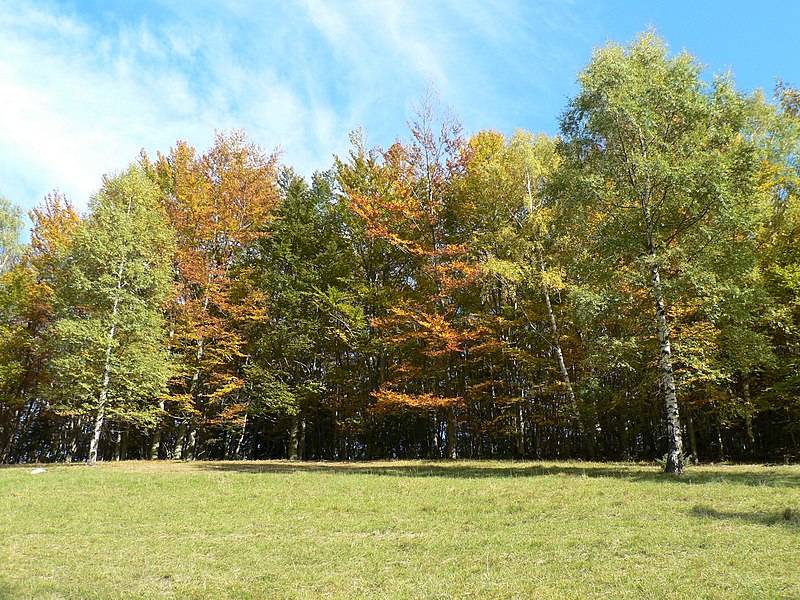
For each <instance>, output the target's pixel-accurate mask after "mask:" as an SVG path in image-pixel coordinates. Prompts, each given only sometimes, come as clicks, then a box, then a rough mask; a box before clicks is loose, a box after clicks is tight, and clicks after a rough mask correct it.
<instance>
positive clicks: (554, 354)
mask: <svg viewBox="0 0 800 600" xmlns="http://www.w3.org/2000/svg"><path fill="white" fill-rule="evenodd" d="M578 81H579V86H580V87H579V92H578V93H577V95H576V96H575V97H574V98H573V99H572V100H571V101H570V102H569V104H568V105H567V107H566V109H565V111H564V113H563V115H562V117H561V133H560V135H558V136H555V137H548V136H546V135H542V134H540V135H532V134H530V133H528V132H524V131H518V132H516V133H515V134H514V135H512V136H510V137H505V136H504V135H502V134H500V133H497V132H493V131H483V132H480V133H477V134H474V135H465V134H464V133H463V131H462V129H461V127H460V125H459V124H458V122H457V121H456V120H454V119H453V118H451V117H449V116H447V115H446V114H444V113H443V112H442V111H440V110H439V109H438V107H437V106H436V103H435V102H434V101H432V100H431V99H430V98H426V99H425V100H423V102H422V103H421V104H420V106H419V108H418V109H417V111H416V113H415V116H414V118H413V119H412V120H411V122H410V124H409V133H408V135H407V139H406V140H403V141H397V142H396V143H394V144H393V145H392V146H391V147H389V148H388V149H380V148H371V147H369V146H368V144H367V142H366V138H365V136H364V135H363V133H362V132H360V131H359V132H355V133H353V134H352V136H351V141H352V144H351V149H350V151H349V153H348V155H347V156H344V157H337V158H336V159H335V160H334V163H333V165H332V166H331V168H330V169H329V170H327V171H324V172H318V173H316V174H315V175H314V176H313V177H312V178H311V181H306V180H304V179H303V178H302V177H299V176H298V175H297V174H295V173H294V172H293V171H292V169H291V168H289V167H287V166H285V165H281V164H280V162H279V157H278V156H276V155H269V154H268V153H266V152H265V151H264V150H262V149H261V148H260V147H259V146H257V145H256V144H254V143H253V142H251V141H250V140H248V138H247V137H246V135H245V134H244V133H242V132H237V131H234V132H228V133H221V134H218V135H217V136H216V139H215V141H214V144H213V146H212V147H211V148H210V149H209V150H207V151H206V152H199V151H198V150H196V149H195V148H192V147H191V146H189V145H188V144H186V143H184V142H178V143H177V144H176V146H175V147H173V148H172V149H170V150H169V152H167V153H166V154H161V153H159V154H158V155H157V156H156V157H155V158H154V159H151V158H150V157H148V156H147V155H146V154H144V153H142V155H141V156H140V157H139V158H138V160H137V161H135V162H134V163H133V164H132V165H131V166H130V167H128V168H127V169H126V170H124V171H122V172H120V173H117V174H113V175H108V176H106V177H105V178H104V181H103V185H102V187H101V189H100V190H99V191H98V192H97V194H96V195H95V196H94V197H93V198H92V199H91V201H90V203H89V208H88V211H87V212H86V214H85V215H79V214H78V213H77V212H76V210H75V209H74V207H73V206H72V204H71V203H70V202H69V200H68V199H67V198H65V197H63V196H62V195H60V194H58V193H53V194H51V195H49V196H47V197H46V198H45V199H44V200H43V202H42V204H41V205H40V206H38V207H37V208H35V209H34V210H33V211H32V212H31V214H30V216H31V219H32V222H33V225H32V229H31V237H30V243H29V244H25V245H22V244H20V243H19V241H18V240H19V239H20V232H21V229H22V227H23V219H22V213H21V211H20V210H19V209H18V208H17V207H15V206H14V205H12V204H11V203H10V202H8V201H6V200H2V201H1V202H0V462H25V461H42V462H44V461H84V460H85V461H88V462H89V463H90V464H93V463H94V462H95V461H96V460H114V459H124V458H135V459H158V458H162V459H163V458H172V459H234V458H236V459H261V458H290V459H335V460H342V459H369V458H406V457H432V458H458V457H470V458H483V457H528V458H530V457H537V458H538V457H541V458H545V457H572V458H585V459H647V460H652V459H657V460H663V462H664V465H665V469H666V470H667V471H668V472H674V473H680V472H681V471H682V470H683V465H684V462H685V461H686V459H687V457H689V458H692V459H696V460H723V459H733V460H756V459H757V460H784V459H785V458H788V459H791V458H796V457H797V456H798V441H797V437H798V435H800V426H799V425H800V368H799V367H800V243H798V240H800V235H799V234H800V200H798V192H799V190H798V182H800V165H798V157H799V156H800V94H799V93H798V92H797V90H795V89H794V88H792V87H791V86H789V85H786V84H779V85H778V86H777V87H776V90H775V95H774V97H773V98H771V99H767V98H765V97H764V95H763V94H761V93H758V92H756V93H751V94H745V93H743V92H740V91H738V90H737V89H736V87H735V85H734V83H733V81H732V79H731V78H730V77H728V76H716V77H709V76H707V75H706V74H705V73H704V72H703V69H702V68H701V66H700V65H699V64H698V62H697V60H696V59H695V58H694V57H693V56H691V55H689V54H688V53H686V52H683V53H680V54H676V55H671V54H670V53H669V51H668V49H667V47H666V45H665V43H664V42H663V41H662V40H661V39H660V38H659V37H657V36H656V35H654V34H652V33H645V34H642V35H641V36H639V37H638V38H637V39H636V40H635V41H633V42H632V43H630V44H628V45H619V44H615V43H609V44H607V45H606V46H605V47H603V48H599V49H597V50H596V51H595V52H594V54H593V57H592V60H591V62H590V63H589V65H588V66H587V67H586V68H585V70H583V71H582V72H581V73H580V74H579V78H578Z"/></svg>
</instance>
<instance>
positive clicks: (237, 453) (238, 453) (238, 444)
mask: <svg viewBox="0 0 800 600" xmlns="http://www.w3.org/2000/svg"><path fill="white" fill-rule="evenodd" d="M246 432H247V413H244V423H242V433H241V435H239V440H238V441H237V442H236V450H235V451H234V453H233V457H234V458H235V459H237V460H241V459H242V458H244V457H243V456H242V448H243V447H244V435H245V433H246Z"/></svg>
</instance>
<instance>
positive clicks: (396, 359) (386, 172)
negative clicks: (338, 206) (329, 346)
mask: <svg viewBox="0 0 800 600" xmlns="http://www.w3.org/2000/svg"><path fill="white" fill-rule="evenodd" d="M460 132H461V127H460V124H459V123H457V122H456V121H455V120H454V119H452V118H449V117H447V116H445V117H440V116H439V115H438V114H437V107H436V103H435V101H434V99H433V98H432V97H428V98H426V99H425V101H424V102H423V103H422V105H421V106H420V107H419V109H418V110H417V116H416V119H415V120H414V121H413V122H412V123H411V138H412V140H411V142H410V143H408V144H402V143H400V142H397V143H395V144H393V145H392V146H391V147H390V148H389V149H388V150H387V151H385V152H374V153H372V155H371V156H370V160H365V158H366V157H365V156H364V152H363V149H362V148H358V147H357V148H356V150H357V151H356V152H354V153H353V155H352V156H351V158H352V160H351V163H350V164H349V165H348V164H344V163H342V164H340V168H339V179H340V182H341V184H342V187H343V190H344V193H345V195H346V196H347V198H348V201H349V204H350V207H351V209H352V211H353V212H354V213H355V214H356V215H357V216H358V217H359V218H360V219H361V220H362V223H363V227H364V230H365V233H366V236H367V237H368V238H369V239H370V240H371V242H370V243H375V242H376V241H380V242H382V243H383V244H385V246H388V248H385V249H386V250H387V251H388V252H389V253H390V254H397V253H400V254H401V255H403V259H402V264H403V267H402V270H400V271H399V272H398V273H396V276H397V279H395V280H394V281H393V282H392V283H393V284H395V285H396V287H395V293H394V294H393V298H392V303H391V304H390V305H389V306H386V307H385V310H386V313H385V314H383V315H380V316H375V317H373V318H372V321H371V326H372V327H374V328H375V329H376V330H377V334H378V337H379V339H380V340H381V343H382V345H383V347H384V348H385V349H386V350H387V357H386V362H385V363H384V364H385V365H386V367H385V369H384V371H385V375H386V377H385V378H382V380H381V388H380V389H378V390H375V391H374V392H373V396H374V397H375V399H376V400H377V408H378V409H385V410H388V411H392V410H396V409H401V410H410V411H418V412H422V413H425V412H428V413H430V414H431V415H432V427H431V443H430V445H429V452H430V453H431V454H432V455H434V456H438V455H439V454H440V448H439V446H440V440H442V438H443V440H444V443H445V445H446V447H445V455H446V456H448V457H451V458H455V457H456V455H457V443H456V442H457V437H458V433H457V427H456V421H457V411H458V409H459V407H460V406H462V405H463V402H464V389H463V378H462V377H461V376H460V374H459V370H460V369H461V368H462V367H463V359H464V356H465V350H466V346H465V345H466V343H468V341H469V339H470V335H471V334H470V332H469V330H468V327H466V323H467V322H468V319H467V318H466V315H464V314H463V313H461V311H460V310H459V305H458V301H457V297H458V295H459V293H460V291H462V290H463V289H465V288H466V286H467V285H468V283H469V281H470V280H471V278H472V277H473V276H474V273H475V267H474V265H473V264H471V262H470V257H469V255H468V253H467V251H466V248H467V247H466V244H465V243H464V242H465V240H464V232H463V231H461V230H459V228H458V223H459V215H460V211H461V208H462V207H460V205H459V202H458V197H457V195H456V193H455V192H456V189H457V182H458V181H459V178H460V177H461V176H462V174H463V159H464V149H465V148H464V140H463V138H462V137H461V133H460ZM366 165H368V166H369V170H370V171H371V172H369V173H368V174H367V176H366V177H365V178H361V177H359V176H358V169H359V167H363V166H366ZM442 414H443V415H444V418H443V419H442V418H441V416H442ZM440 423H443V424H444V426H445V429H444V431H443V432H442V431H440V430H439V429H440V427H439V426H440Z"/></svg>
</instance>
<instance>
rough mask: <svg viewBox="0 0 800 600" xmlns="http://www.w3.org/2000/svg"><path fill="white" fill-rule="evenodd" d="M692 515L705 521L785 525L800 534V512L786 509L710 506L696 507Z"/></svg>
mask: <svg viewBox="0 0 800 600" xmlns="http://www.w3.org/2000/svg"><path fill="white" fill-rule="evenodd" d="M692 515H693V516H695V517H700V518H703V519H717V520H721V521H729V520H733V521H741V522H743V523H752V524H754V525H770V526H771V525H783V526H784V527H789V528H791V529H793V530H794V531H796V532H797V533H800V511H798V510H797V509H792V508H785V509H783V510H776V511H764V510H762V511H750V512H748V511H726V510H716V509H715V508H711V507H710V506H695V507H694V508H693V509H692Z"/></svg>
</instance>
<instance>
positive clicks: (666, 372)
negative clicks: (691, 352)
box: [650, 256, 683, 475]
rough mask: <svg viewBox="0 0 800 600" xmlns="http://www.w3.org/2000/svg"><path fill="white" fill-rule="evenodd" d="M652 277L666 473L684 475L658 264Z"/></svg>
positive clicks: (681, 445)
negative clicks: (665, 429)
mask: <svg viewBox="0 0 800 600" xmlns="http://www.w3.org/2000/svg"><path fill="white" fill-rule="evenodd" d="M651 257H652V256H651ZM650 275H651V277H652V286H653V298H654V300H655V304H656V330H657V332H658V345H659V348H660V359H659V365H660V367H661V386H662V388H663V389H664V405H665V408H666V412H667V443H668V449H667V464H666V466H665V467H664V470H665V471H666V472H667V473H674V474H676V475H681V474H682V473H683V439H682V436H681V426H680V418H679V415H678V397H677V394H676V393H675V377H674V375H673V372H672V348H671V346H670V341H669V329H668V327H667V317H666V311H665V309H664V296H663V294H662V293H661V277H660V274H659V270H658V265H657V264H656V263H655V261H654V262H653V265H652V266H651V267H650Z"/></svg>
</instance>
